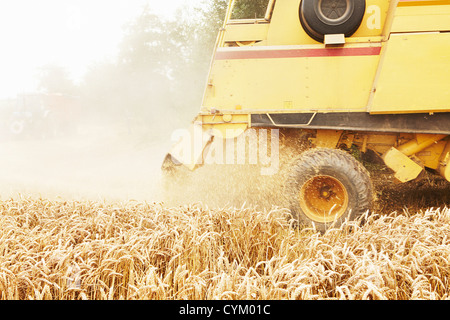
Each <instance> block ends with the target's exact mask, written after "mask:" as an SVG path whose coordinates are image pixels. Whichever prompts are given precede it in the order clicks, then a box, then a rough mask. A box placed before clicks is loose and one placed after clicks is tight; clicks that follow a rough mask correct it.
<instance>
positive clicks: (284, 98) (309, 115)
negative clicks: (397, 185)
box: [163, 0, 450, 230]
mask: <svg viewBox="0 0 450 320" xmlns="http://www.w3.org/2000/svg"><path fill="white" fill-rule="evenodd" d="M246 2H249V1H248V0H247V1H246V0H231V1H230V3H229V6H228V10H227V13H226V17H225V21H224V25H223V28H221V29H220V31H219V35H218V37H217V42H216V46H215V50H214V54H213V58H212V62H211V67H210V71H209V75H208V78H207V83H206V88H205V92H204V97H203V102H202V105H201V109H200V112H199V113H198V115H197V116H196V117H195V119H194V121H193V124H192V128H191V131H190V134H186V135H185V136H184V137H181V138H180V141H179V143H177V144H175V145H174V149H173V150H172V151H171V153H170V154H169V155H168V156H167V157H166V160H165V161H164V164H163V168H172V167H173V166H175V165H185V166H187V167H189V168H190V169H191V170H193V169H195V168H196V167H198V166H200V165H203V164H204V163H205V160H206V159H207V158H208V154H209V155H211V149H213V150H215V151H217V148H214V147H213V148H211V147H210V146H211V145H213V144H214V143H215V142H216V141H220V143H223V141H228V140H236V139H239V138H240V137H242V136H244V137H246V138H247V140H249V137H251V136H252V134H248V132H253V131H254V130H256V131H257V130H260V131H261V130H266V131H267V130H269V131H270V132H271V133H276V134H277V135H276V136H277V137H279V136H281V135H282V136H283V137H289V136H290V134H289V133H291V132H293V131H298V132H302V133H305V134H304V135H301V136H302V137H307V139H308V142H309V143H310V148H309V150H307V151H303V150H302V151H300V150H298V151H295V150H294V151H292V150H291V151H290V152H293V153H294V154H295V153H296V152H297V154H296V155H295V157H296V160H295V161H294V162H293V163H291V170H290V173H289V174H288V176H287V178H286V183H285V186H286V194H287V196H288V198H289V199H290V204H289V206H290V208H291V212H292V214H293V216H294V217H296V218H297V219H298V220H299V221H300V222H303V223H306V224H311V222H314V224H315V225H316V227H318V228H319V229H322V230H325V229H326V228H327V226H328V225H329V224H330V223H331V222H334V223H336V224H338V225H339V223H341V222H342V221H344V220H345V219H354V218H357V217H358V216H360V215H361V214H363V213H364V212H366V211H367V210H369V209H370V207H371V204H372V197H373V196H372V184H371V178H370V174H369V172H368V171H367V170H366V169H365V168H364V167H363V166H362V165H361V163H360V162H359V161H357V160H356V159H355V158H354V157H353V156H352V153H353V152H350V151H351V150H355V149H357V150H359V151H360V152H363V153H366V152H368V151H369V150H370V151H371V152H373V153H374V154H375V155H377V156H379V158H380V159H382V161H384V163H385V165H386V166H387V167H389V168H390V169H391V170H392V171H393V173H394V174H395V178H396V179H397V180H398V181H399V182H407V181H411V180H414V179H416V178H417V177H419V176H420V174H421V172H423V171H424V169H427V170H429V171H432V172H434V173H436V174H440V175H442V176H443V177H444V178H445V179H446V180H448V181H450V138H449V135H450V91H449V90H448V88H449V87H450V1H448V0H267V1H258V3H261V4H260V6H259V7H258V8H257V10H255V11H256V12H255V13H254V14H252V15H251V16H249V15H247V16H246V15H244V14H243V10H242V8H243V7H245V5H246ZM294 136H295V137H297V136H296V135H294ZM286 139H288V138H286ZM286 139H285V140H286ZM295 139H296V138H295ZM250 140H251V139H250ZM225 145H227V143H225ZM272 151H273V150H272ZM215 154H216V156H215V157H216V158H217V154H221V153H220V152H215ZM281 156H282V155H281ZM224 157H226V156H225V155H224ZM222 160H223V159H222ZM222 160H221V162H220V163H226V160H224V161H222ZM210 161H211V160H210ZM218 163H219V162H218Z"/></svg>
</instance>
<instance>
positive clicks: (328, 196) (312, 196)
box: [299, 176, 348, 223]
mask: <svg viewBox="0 0 450 320" xmlns="http://www.w3.org/2000/svg"><path fill="white" fill-rule="evenodd" d="M299 202H300V207H301V208H302V210H303V212H304V213H305V214H306V215H307V216H308V218H310V219H311V220H313V221H316V222H321V223H327V222H333V221H335V220H337V219H339V218H340V217H341V216H342V215H343V214H344V213H345V212H346V210H347V207H348V193H347V190H346V188H345V187H344V185H343V184H342V183H341V182H340V181H339V180H337V179H336V178H334V177H331V176H316V177H313V178H311V179H309V180H308V181H307V182H306V183H305V184H304V185H303V186H302V188H301V189H300V196H299Z"/></svg>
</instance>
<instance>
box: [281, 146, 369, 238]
mask: <svg viewBox="0 0 450 320" xmlns="http://www.w3.org/2000/svg"><path fill="white" fill-rule="evenodd" d="M372 190H373V187H372V182H371V180H370V174H369V172H368V171H367V170H366V169H365V168H364V166H363V165H362V164H361V163H359V162H358V161H357V160H356V159H355V158H354V157H352V156H351V155H350V154H348V153H346V152H344V151H342V150H336V149H326V148H319V149H312V150H309V151H306V152H305V153H303V154H302V155H301V157H300V158H299V159H298V160H297V161H296V162H295V164H294V166H293V168H292V171H291V172H290V175H289V177H288V180H287V191H286V194H287V196H288V201H289V206H290V209H291V213H292V215H293V217H294V219H296V220H297V221H298V222H299V224H301V225H306V226H312V225H313V224H314V226H315V228H316V229H317V230H319V231H320V232H322V233H323V232H325V231H326V230H327V229H328V228H330V227H331V226H332V225H333V226H334V227H339V226H341V225H342V223H343V222H344V221H345V220H346V219H348V220H355V219H357V218H358V217H360V216H361V215H362V214H364V213H365V212H367V211H368V210H369V209H370V207H371V205H372V199H373V193H372Z"/></svg>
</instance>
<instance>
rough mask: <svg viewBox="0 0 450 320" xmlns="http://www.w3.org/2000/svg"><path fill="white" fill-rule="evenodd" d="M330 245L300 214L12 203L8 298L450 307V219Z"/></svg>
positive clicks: (345, 231) (3, 219) (3, 243)
mask: <svg viewBox="0 0 450 320" xmlns="http://www.w3.org/2000/svg"><path fill="white" fill-rule="evenodd" d="M365 218H366V223H364V224H362V225H359V223H358V222H351V223H347V224H345V225H344V226H342V227H341V228H339V229H333V228H332V229H330V230H329V231H327V232H326V233H325V234H323V235H322V234H320V233H318V232H315V231H314V229H311V228H309V229H306V228H297V227H294V225H293V223H292V221H291V220H290V216H289V213H288V211H286V210H284V209H278V208H273V209H272V210H266V211H259V210H258V209H257V208H252V207H242V208H240V209H236V208H224V209H211V208H208V207H206V206H205V205H202V204H200V203H198V204H193V205H186V206H179V207H172V208H171V207H165V206H164V205H163V204H161V203H145V202H138V201H126V202H116V203H114V202H112V203H108V202H101V201H63V200H60V201H56V200H55V201H50V200H47V199H33V198H24V197H22V198H19V199H10V200H5V201H1V202H0V224H1V228H0V299H2V300H6V299H8V300H11V299H16V300H18V299H20V300H30V299H38V300H41V299H49V300H50V299H51V300H62V299H71V300H73V299H80V300H81V299H87V300H106V299H114V300H117V299H125V300H143V299H146V300H147V299H157V300H158V299H164V300H167V299H177V300H179V299H196V300H213V299H214V300H216V299H238V300H241V299H251V300H254V299H258V300H259V299H264V300H272V299H277V300H279V299H289V300H290V299H349V300H353V299H358V300H359V299H389V300H394V299H395V300H403V299H404V300H410V299H429V300H431V299H432V300H435V299H436V300H439V299H449V298H450V289H449V287H450V286H449V278H450V277H449V276H450V264H449V259H450V210H449V209H448V208H441V209H433V208H431V209H428V210H422V211H419V212H417V213H414V214H412V213H408V212H405V211H404V212H399V213H397V212H393V213H391V214H387V215H376V214H372V215H368V216H367V217H365Z"/></svg>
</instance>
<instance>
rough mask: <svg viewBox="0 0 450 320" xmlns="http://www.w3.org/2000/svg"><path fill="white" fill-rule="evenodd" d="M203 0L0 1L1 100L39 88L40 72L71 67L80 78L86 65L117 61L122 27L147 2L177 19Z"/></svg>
mask: <svg viewBox="0 0 450 320" xmlns="http://www.w3.org/2000/svg"><path fill="white" fill-rule="evenodd" d="M199 1H200V0H11V1H1V2H0V41H1V45H0V98H4V97H14V96H15V95H16V94H17V93H20V92H24V91H28V92H29V91H32V90H34V88H35V85H36V83H35V74H36V68H37V67H39V66H42V65H45V64H47V63H53V64H58V65H61V66H64V67H66V68H67V70H68V71H69V72H70V73H71V75H72V76H73V78H74V79H79V78H80V77H81V76H82V75H83V73H84V72H85V70H86V67H87V66H88V65H89V64H91V63H93V62H95V61H99V60H103V59H104V58H107V57H111V58H113V57H114V56H115V54H116V49H117V45H118V43H119V42H120V40H121V37H122V26H123V25H124V23H126V22H128V21H130V20H132V19H133V18H134V17H136V16H137V15H138V14H139V13H140V12H141V10H142V8H143V6H144V5H145V4H146V3H148V4H149V6H150V8H152V9H153V10H154V12H155V13H158V14H163V15H165V16H171V15H173V13H174V11H175V9H176V8H178V7H179V6H181V5H183V4H184V5H192V4H193V3H198V2H199Z"/></svg>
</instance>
